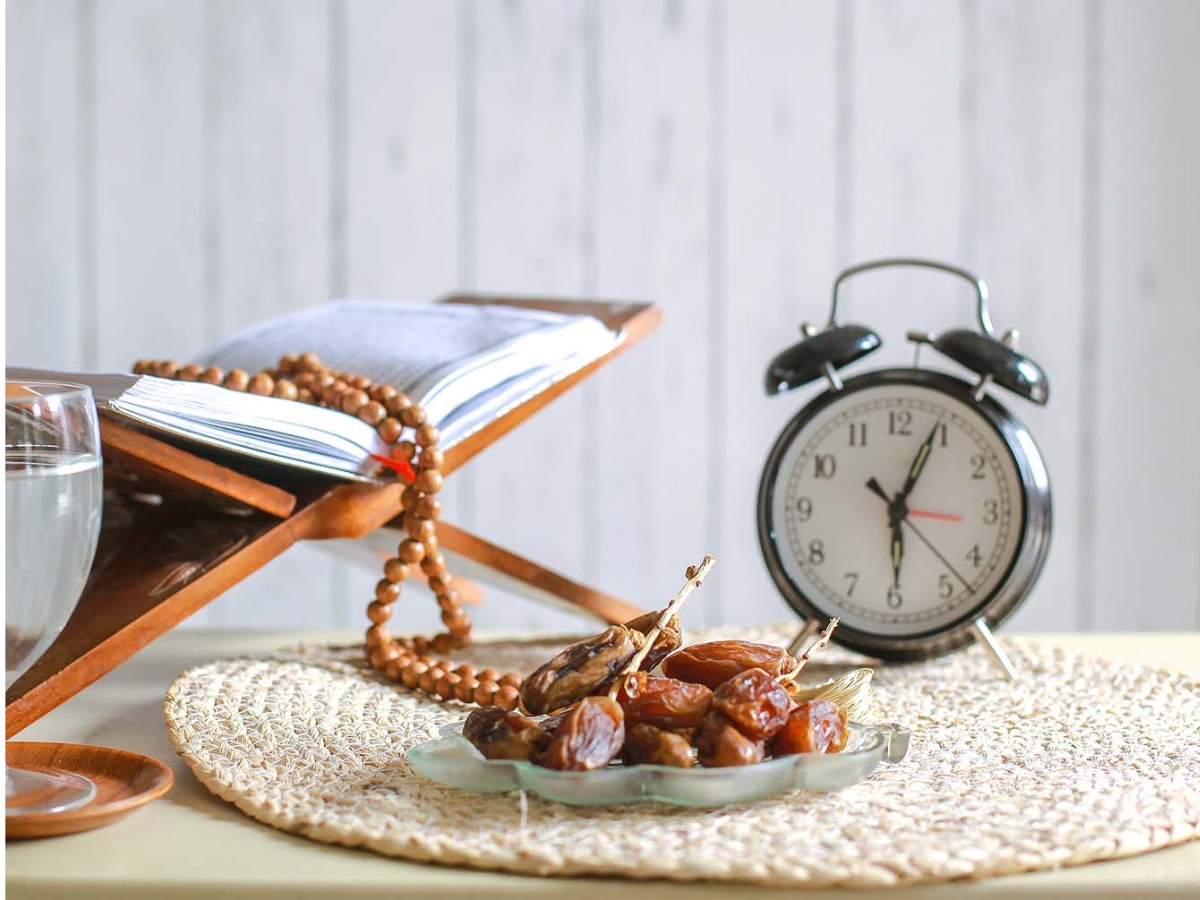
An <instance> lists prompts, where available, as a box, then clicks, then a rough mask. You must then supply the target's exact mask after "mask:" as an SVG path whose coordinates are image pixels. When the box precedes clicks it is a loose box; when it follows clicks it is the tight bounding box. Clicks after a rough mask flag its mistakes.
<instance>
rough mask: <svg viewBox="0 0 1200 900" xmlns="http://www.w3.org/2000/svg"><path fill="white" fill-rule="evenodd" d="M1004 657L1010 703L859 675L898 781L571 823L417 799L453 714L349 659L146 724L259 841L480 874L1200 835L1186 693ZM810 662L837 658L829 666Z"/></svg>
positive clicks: (1040, 655)
mask: <svg viewBox="0 0 1200 900" xmlns="http://www.w3.org/2000/svg"><path fill="white" fill-rule="evenodd" d="M729 634H731V632H727V631H720V632H717V631H710V632H707V633H706V634H705V635H703V636H701V635H699V634H697V633H693V634H692V635H691V637H692V638H693V639H701V638H702V637H703V638H704V639H707V638H710V637H713V636H728V635H729ZM739 634H740V635H741V636H744V637H748V638H750V639H752V640H773V641H775V642H778V643H783V642H784V641H785V640H786V637H787V636H788V635H787V632H786V631H785V630H784V629H782V628H781V629H778V630H772V629H756V630H753V631H751V632H749V633H748V632H747V630H746V629H742V630H741V631H740V632H739ZM563 643H564V642H563V641H561V640H560V641H548V642H541V643H536V644H534V643H525V644H514V643H504V644H499V643H497V644H490V645H480V646H479V647H478V648H475V650H474V652H475V653H476V659H475V660H473V661H475V662H478V663H481V664H482V663H487V664H492V665H495V666H496V667H497V668H500V667H501V666H502V665H503V666H510V665H512V666H516V667H518V668H525V669H528V668H530V667H531V666H532V665H533V664H535V663H537V662H540V661H542V660H545V659H547V658H548V657H549V656H550V655H551V654H552V653H553V652H554V651H555V650H557V649H558V648H560V647H561V646H562V645H563ZM1004 645H1005V648H1006V649H1007V650H1008V652H1009V654H1010V655H1011V656H1012V658H1013V662H1014V663H1015V664H1016V666H1017V668H1018V669H1019V670H1020V671H1021V673H1022V675H1023V677H1022V680H1021V681H1020V682H1018V683H1009V682H1006V681H1004V680H1002V679H1001V678H1000V677H999V676H998V674H997V671H996V670H995V669H994V667H993V666H992V664H991V662H990V661H989V660H988V659H987V658H986V657H985V656H984V654H983V653H982V652H981V651H979V650H977V649H972V650H968V651H966V652H964V653H960V654H956V655H954V656H951V657H948V658H946V659H942V660H937V661H933V662H929V663H923V664H920V665H910V666H895V667H888V668H886V669H881V670H878V671H877V673H876V687H877V696H878V699H879V701H880V704H881V706H882V707H883V708H884V710H885V711H886V716H887V718H888V719H890V720H894V721H898V722H901V723H902V724H904V725H907V726H910V727H912V728H913V729H914V730H915V732H916V734H915V736H914V739H913V742H912V747H911V749H910V751H909V756H908V758H907V759H905V760H904V761H903V762H901V763H899V764H896V765H882V766H880V768H879V769H878V770H876V772H875V773H874V774H873V775H872V776H871V777H870V778H869V779H867V780H866V781H864V782H862V783H860V784H858V785H855V786H853V787H850V788H847V789H846V790H843V791H839V792H836V793H829V794H822V793H813V792H794V793H790V794H785V795H781V796H778V797H774V798H771V799H768V800H764V801H761V802H759V803H754V804H747V805H744V806H731V807H725V808H722V809H717V810H694V809H683V808H679V807H671V806H667V805H664V804H657V803H654V804H651V803H642V804H631V805H623V806H608V807H590V808H583V807H571V806H564V805H561V804H558V803H554V802H550V801H547V800H543V799H541V798H539V797H535V796H529V797H522V796H520V795H518V794H472V793H467V792H464V791H458V790H454V789H452V788H447V787H442V786H441V785H439V784H435V783H433V782H431V781H428V780H426V779H424V778H422V777H421V776H420V775H417V774H416V773H415V772H414V771H413V770H412V768H411V767H410V766H409V764H408V762H407V761H406V759H405V750H406V749H407V748H408V747H411V746H413V745H414V744H416V743H419V742H421V741H425V740H428V739H430V738H433V737H435V736H436V735H437V733H438V730H439V728H440V727H441V726H442V725H443V724H445V723H448V722H451V721H455V720H458V719H460V718H462V717H463V716H464V715H465V714H466V712H467V708H466V707H463V706H461V705H459V704H457V703H448V704H438V703H434V702H431V701H429V700H427V699H423V698H422V697H420V696H418V695H415V694H413V693H411V692H409V691H407V690H405V689H403V688H398V687H396V686H395V685H392V684H388V683H385V682H383V681H382V680H380V679H379V678H378V677H377V676H374V675H373V673H371V671H370V669H369V668H367V666H366V663H365V660H363V658H362V652H361V649H360V648H357V647H355V648H330V647H323V646H316V647H301V648H297V649H295V650H290V651H284V652H279V653H275V654H272V655H270V656H268V657H265V658H256V659H234V660H223V661H219V662H214V663H211V664H209V665H205V666H201V667H199V668H196V669H193V670H191V671H189V672H187V673H185V674H184V675H182V676H181V677H180V678H179V680H178V681H176V682H175V684H174V685H173V686H172V687H171V689H170V691H169V692H168V694H167V698H166V706H165V715H166V721H167V728H168V731H169V734H170V737H171V740H172V741H173V743H174V744H175V747H176V749H177V750H178V751H179V753H180V755H182V756H183V758H184V759H185V760H186V761H187V763H188V765H189V766H190V767H191V769H192V771H193V772H194V773H195V774H196V776H197V777H198V778H199V779H200V781H201V782H203V783H204V784H205V785H206V786H207V787H208V788H209V789H210V790H212V791H213V792H214V793H215V794H217V795H218V796H220V797H222V798H224V799H226V800H228V801H230V802H232V803H234V804H236V805H237V807H238V808H239V809H241V810H243V811H244V812H246V813H247V814H249V815H250V816H253V817H254V818H255V819H258V820H259V821H261V822H265V823H266V824H268V825H272V826H274V827H276V828H280V829H283V830H284V831H289V832H293V833H296V834H301V835H305V836H307V837H310V838H312V839H314V840H317V841H324V842H327V843H337V844H344V845H346V846H351V847H365V848H369V849H371V850H374V851H376V852H378V853H382V854H386V855H390V856H399V857H405V858H408V859H415V860H430V861H436V862H440V863H446V864H450V865H460V866H471V867H476V868H484V869H501V870H507V871H511V872H521V873H527V874H541V875H548V874H554V875H567V874H605V875H623V876H627V877H633V878H670V879H678V880H696V879H708V880H724V881H745V882H754V883H760V884H770V885H775V886H784V885H789V886H807V887H828V886H834V885H839V886H880V885H896V886H902V885H909V884H915V883H920V882H932V881H945V880H950V879H956V878H982V877H986V876H991V875H1000V874H1007V873H1013V872H1023V871H1030V870H1035V869H1047V868H1054V867H1058V866H1069V865H1077V864H1080V863H1086V862H1090V861H1093V860H1102V859H1113V858H1116V857H1122V856H1131V855H1134V854H1138V853H1143V852H1146V851H1148V850H1151V849H1154V848H1157V847H1164V846H1167V845H1170V844H1176V843H1180V842H1183V841H1186V840H1189V839H1192V838H1195V837H1197V836H1200V738H1198V736H1197V730H1198V726H1200V683H1198V682H1196V681H1194V680H1191V679H1189V678H1188V677H1187V676H1185V675H1182V674H1178V673H1172V672H1164V671H1159V670H1155V669H1150V668H1146V667H1142V666H1133V665H1125V664H1121V663H1110V662H1101V661H1097V660H1094V659H1090V658H1087V657H1083V656H1078V655H1075V654H1071V653H1066V652H1063V651H1061V650H1057V649H1054V648H1050V647H1045V646H1040V645H1036V644H1032V643H1027V642H1024V641H1020V640H1012V639H1009V640H1005V641H1004ZM822 661H823V662H824V663H825V664H826V665H827V666H828V665H829V664H832V665H833V666H834V667H837V666H839V665H841V664H842V663H848V662H849V661H850V660H849V658H848V657H840V656H839V653H838V652H837V651H835V650H830V651H827V653H826V655H825V657H824V658H823V660H822ZM814 668H817V667H816V666H814Z"/></svg>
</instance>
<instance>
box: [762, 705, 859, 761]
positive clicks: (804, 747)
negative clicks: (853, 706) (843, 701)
mask: <svg viewBox="0 0 1200 900" xmlns="http://www.w3.org/2000/svg"><path fill="white" fill-rule="evenodd" d="M849 736H850V732H849V729H847V728H846V713H845V712H844V711H843V710H842V709H841V708H840V707H838V705H837V704H836V703H831V702H829V701H828V700H809V701H808V702H807V703H801V704H800V705H799V706H797V707H796V708H795V709H794V710H792V713H791V715H789V716H788V719H787V722H786V723H784V726H783V728H782V729H781V730H780V731H779V733H778V734H776V735H775V737H773V738H772V739H771V753H772V755H774V756H790V755H792V754H793V753H838V752H840V751H841V750H842V748H843V747H845V746H846V740H847V738H848V737H849Z"/></svg>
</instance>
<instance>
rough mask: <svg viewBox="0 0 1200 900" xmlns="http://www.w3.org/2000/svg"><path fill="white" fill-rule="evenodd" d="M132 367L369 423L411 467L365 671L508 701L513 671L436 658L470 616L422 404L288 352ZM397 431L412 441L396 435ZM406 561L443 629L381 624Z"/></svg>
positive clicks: (513, 700)
mask: <svg viewBox="0 0 1200 900" xmlns="http://www.w3.org/2000/svg"><path fill="white" fill-rule="evenodd" d="M133 371H134V373H136V374H139V375H155V376H158V377H160V378H173V379H177V380H179V381H200V382H205V383H207V384H217V385H223V386H224V387H226V388H229V389H230V390H235V391H248V392H250V393H253V394H263V395H269V396H274V397H281V398H283V399H285V400H299V401H300V402H302V403H315V404H318V405H320V406H326V407H329V408H332V409H338V410H341V411H342V412H345V413H349V414H351V415H354V416H357V417H358V418H360V419H362V420H363V421H364V422H366V423H367V424H368V425H371V426H373V427H374V428H375V429H376V431H377V433H378V434H379V437H380V439H381V440H382V441H383V442H384V443H385V444H387V445H388V447H389V454H390V456H391V458H392V459H393V460H395V461H397V462H399V463H402V464H404V465H406V466H409V467H410V468H412V469H415V472H414V477H413V480H412V481H411V482H410V483H409V485H408V487H407V488H406V489H405V490H404V493H403V494H402V495H401V499H400V502H401V507H402V512H401V514H400V522H401V527H403V529H404V531H405V533H406V535H407V537H405V538H404V540H402V541H401V542H400V545H399V546H398V547H397V549H396V555H395V556H394V557H392V558H390V559H388V560H387V561H386V562H385V563H384V564H383V578H382V579H380V580H379V582H378V583H377V584H376V585H375V599H374V600H372V601H371V603H370V604H369V605H368V606H367V618H368V619H370V620H371V627H370V628H368V629H367V634H366V652H367V659H368V661H369V662H370V664H371V668H373V669H375V670H376V671H378V672H381V673H383V674H385V675H386V676H387V677H388V678H390V679H391V680H392V681H396V682H400V683H402V684H404V685H405V686H406V687H409V688H412V689H414V690H420V691H422V692H424V693H426V694H429V695H431V696H433V697H437V698H438V699H442V700H459V701H462V702H463V703H478V704H479V705H480V706H491V705H496V706H502V707H504V708H505V709H513V708H514V707H516V705H517V699H518V689H519V688H520V686H521V680H522V679H521V676H520V675H518V674H517V673H516V672H506V673H500V672H498V671H496V670H495V669H483V670H481V671H476V669H475V667H474V666H471V665H469V664H463V665H457V664H456V663H455V662H454V661H453V660H451V659H447V658H445V656H444V654H446V653H448V652H450V651H451V650H455V649H460V648H462V647H465V646H466V645H467V644H468V643H470V636H471V621H470V619H468V618H467V615H466V613H465V612H464V611H463V608H462V601H461V599H460V597H459V595H458V591H457V590H455V589H454V587H453V579H452V577H451V575H450V573H449V572H447V571H446V558H445V557H444V556H443V555H442V554H441V552H440V551H439V550H438V540H437V525H436V523H437V519H438V517H439V516H440V515H441V511H442V504H441V501H440V500H438V499H437V497H436V496H435V495H436V494H437V493H438V491H440V490H441V489H442V484H443V480H442V473H441V468H442V463H443V461H444V457H443V454H442V451H441V450H440V449H439V448H438V441H439V440H440V438H441V435H440V434H439V432H438V429H437V428H436V427H435V426H434V425H433V424H431V423H430V422H429V421H428V420H427V418H426V415H425V411H424V410H423V409H421V407H419V406H417V405H416V404H414V403H413V402H412V400H411V399H410V398H409V397H408V396H407V395H405V394H404V393H403V392H401V391H398V390H396V389H395V388H394V387H392V386H391V385H386V384H373V383H372V382H371V380H370V379H368V378H364V377H362V376H361V375H351V374H349V373H346V372H339V371H336V370H334V369H330V368H328V367H327V366H325V365H324V364H323V363H322V362H321V361H320V360H319V359H318V358H317V357H316V355H315V354H312V353H305V354H303V355H296V354H288V355H286V356H284V357H283V358H282V359H281V360H280V361H279V366H278V368H276V369H264V370H263V371H261V372H259V373H257V374H256V375H250V374H249V373H247V372H246V371H245V370H243V369H231V370H230V371H229V372H223V371H222V370H221V369H219V368H217V367H216V366H209V367H208V368H205V367H203V366H199V365H196V364H194V363H193V364H190V365H185V366H180V365H178V364H177V363H175V362H174V361H173V360H165V361H155V360H139V361H138V362H137V363H136V364H135V365H134V367H133ZM406 429H407V430H408V432H410V433H411V435H412V437H411V438H410V439H405V440H401V437H402V436H403V435H404V433H405V431H406ZM414 565H418V566H420V568H421V571H422V572H423V573H424V574H425V576H426V578H427V579H428V582H429V587H430V589H431V590H432V591H433V592H434V595H435V596H436V597H437V604H438V608H439V610H440V611H441V617H442V623H443V624H444V625H445V626H446V631H445V632H443V633H440V634H437V635H434V637H433V638H432V639H429V638H424V637H412V638H408V637H404V638H396V637H393V636H392V633H391V631H389V630H388V628H387V622H388V620H390V619H391V617H392V605H393V604H394V603H395V602H396V600H398V599H399V597H400V585H401V584H402V583H403V582H404V581H405V580H406V579H407V578H408V576H409V574H410V572H411V567H412V566H414ZM431 653H433V654H438V656H433V655H431Z"/></svg>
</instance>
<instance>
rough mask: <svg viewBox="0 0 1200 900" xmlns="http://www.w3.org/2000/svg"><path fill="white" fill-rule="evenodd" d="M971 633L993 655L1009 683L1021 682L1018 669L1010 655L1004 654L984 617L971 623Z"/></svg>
mask: <svg viewBox="0 0 1200 900" xmlns="http://www.w3.org/2000/svg"><path fill="white" fill-rule="evenodd" d="M971 632H972V634H974V635H975V640H977V641H978V642H979V643H980V644H981V645H983V647H984V648H985V649H986V650H987V651H988V653H990V654H991V656H992V659H993V660H995V662H996V665H998V666H999V667H1000V668H1001V669H1003V670H1004V674H1005V676H1006V677H1007V678H1008V680H1009V681H1017V680H1019V676H1018V675H1017V670H1016V667H1014V666H1013V664H1012V660H1010V659H1009V658H1008V654H1007V653H1005V652H1004V648H1003V647H1001V646H1000V643H999V642H998V641H997V640H996V636H995V635H994V634H992V629H990V628H988V625H987V622H985V621H984V620H983V618H982V617H980V618H978V619H976V620H975V621H974V622H972V623H971Z"/></svg>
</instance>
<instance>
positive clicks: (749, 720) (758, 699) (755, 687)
mask: <svg viewBox="0 0 1200 900" xmlns="http://www.w3.org/2000/svg"><path fill="white" fill-rule="evenodd" d="M793 706H794V704H793V703H792V700H791V698H790V697H788V695H787V691H785V690H784V689H783V688H782V687H781V686H780V684H779V682H778V681H776V680H775V679H774V678H772V677H771V676H770V675H768V674H767V673H766V672H764V671H763V670H762V669H747V670H746V671H745V672H739V673H738V674H736V675H734V676H733V677H732V678H730V679H729V680H728V681H726V682H725V683H724V684H722V685H721V686H720V687H718V688H717V689H716V691H715V692H714V693H713V697H712V708H713V709H715V710H718V711H720V712H722V713H724V714H725V715H727V716H728V717H729V718H730V719H732V720H733V723H734V724H735V725H736V726H737V728H738V731H740V732H741V733H742V734H744V735H746V737H749V738H753V739H754V740H757V741H761V740H766V739H767V738H769V737H771V736H772V735H773V734H775V732H777V731H779V729H781V728H782V727H783V724H784V722H786V721H787V719H788V713H789V712H790V711H791V709H792V707H793Z"/></svg>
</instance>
